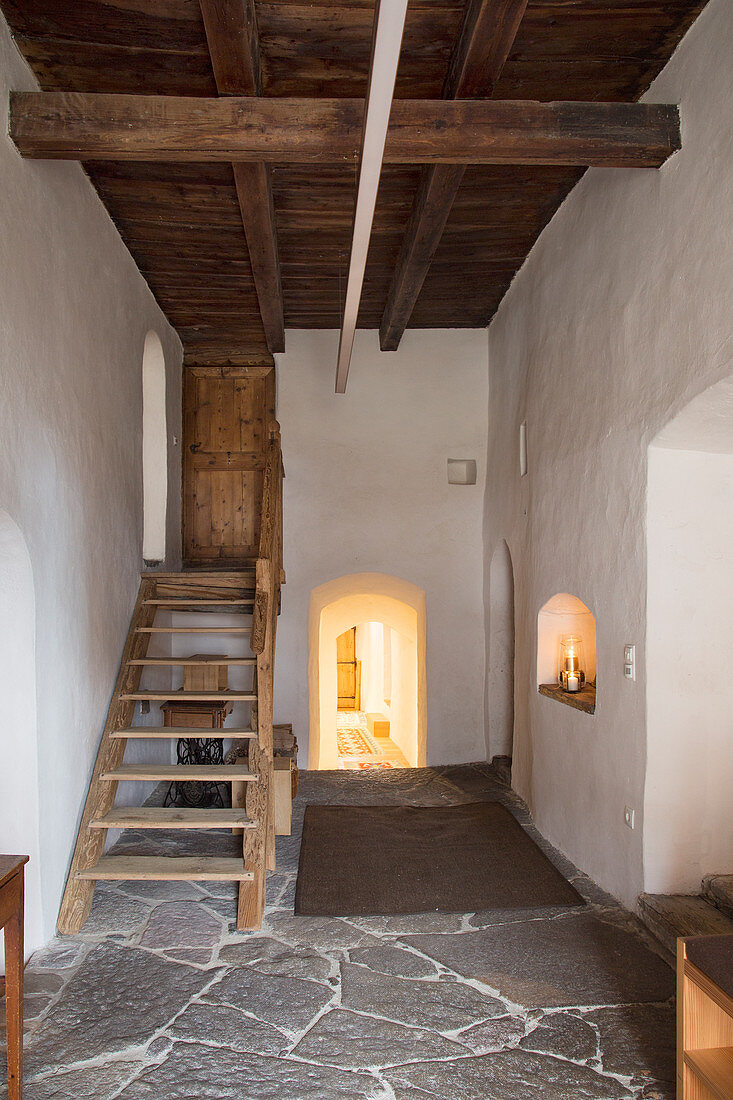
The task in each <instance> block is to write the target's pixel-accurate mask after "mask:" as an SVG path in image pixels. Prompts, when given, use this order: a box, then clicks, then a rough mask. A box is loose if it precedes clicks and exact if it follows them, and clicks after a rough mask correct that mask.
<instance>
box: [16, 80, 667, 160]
mask: <svg viewBox="0 0 733 1100" xmlns="http://www.w3.org/2000/svg"><path fill="white" fill-rule="evenodd" d="M363 113H364V103H363V101H362V100H359V99H262V98H258V97H244V98H240V97H236V98H233V97H222V98H219V99H195V98H193V97H178V96H154V95H96V94H93V93H85V92H12V93H11V97H10V136H11V137H12V139H13V141H14V142H15V144H16V146H17V148H18V150H19V151H20V153H21V154H22V155H23V156H24V157H35V158H41V159H53V160H92V159H97V160H109V161H123V160H132V161H151V160H153V161H155V160H157V161H165V162H170V161H178V162H208V161H246V162H247V163H257V162H260V161H262V162H265V163H270V164H297V163H300V164H329V163H330V164H334V163H348V164H349V165H353V163H354V158H355V156H357V155H358V151H359V145H360V139H361V126H362V121H363ZM679 148H680V122H679V111H678V109H677V107H676V106H674V105H672V104H660V103H537V102H534V101H527V102H525V101H522V100H512V101H506V102H503V101H499V100H454V101H452V100H442V99H437V100H420V99H415V100H394V101H393V104H392V113H391V116H390V123H389V131H388V134H387V142H386V146H385V154H384V162H385V163H389V164H520V165H521V164H525V165H553V164H556V165H579V166H595V167H603V168H633V167H637V168H658V167H659V166H660V165H661V164H663V163H664V161H665V160H667V158H668V157H669V156H671V155H672V153H674V152H675V151H676V150H677V149H679Z"/></svg>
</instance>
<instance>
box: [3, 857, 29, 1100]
mask: <svg viewBox="0 0 733 1100" xmlns="http://www.w3.org/2000/svg"><path fill="white" fill-rule="evenodd" d="M29 858H30V857H29V856H0V928H4V929H5V1029H6V1032H7V1039H8V1100H20V1098H21V1095H22V1092H23V893H24V891H23V885H24V871H23V867H24V865H25V864H26V863H27V862H28V860H29Z"/></svg>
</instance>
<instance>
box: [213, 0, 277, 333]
mask: <svg viewBox="0 0 733 1100" xmlns="http://www.w3.org/2000/svg"><path fill="white" fill-rule="evenodd" d="M199 2H200V5H201V14H202V15H203V18H204V26H205V27H206V38H207V41H208V44H209V53H210V55H211V64H212V68H213V70H214V77H215V79H216V86H217V89H218V91H219V94H220V95H222V96H259V95H260V94H261V92H262V65H261V59H260V48H259V41H258V35H257V16H256V12H255V6H254V0H199ZM233 167H234V182H235V184H236V188H237V198H238V200H239V208H240V210H241V212H242V223H243V225H244V232H245V236H246V238H247V248H248V249H249V256H250V261H251V264H252V276H253V278H254V282H255V288H256V290H257V299H258V302H259V306H260V314H261V316H262V325H263V327H264V330H265V338H266V340H267V346H268V348H269V349H270V351H271V352H278V351H284V350H285V323H284V313H283V293H282V281H281V277H280V262H279V258H278V250H277V231H276V227H275V206H274V202H273V198H272V175H271V170H270V168H269V167H268V166H267V165H266V164H264V163H262V162H260V163H256V162H255V163H249V164H237V163H235V164H234V165H233Z"/></svg>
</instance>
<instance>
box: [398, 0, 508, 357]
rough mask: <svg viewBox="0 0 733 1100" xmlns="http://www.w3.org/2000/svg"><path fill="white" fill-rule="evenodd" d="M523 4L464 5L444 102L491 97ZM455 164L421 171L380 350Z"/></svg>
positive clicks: (459, 175)
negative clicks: (464, 10) (463, 13)
mask: <svg viewBox="0 0 733 1100" xmlns="http://www.w3.org/2000/svg"><path fill="white" fill-rule="evenodd" d="M526 7H527V0H469V3H468V6H467V8H466V15H465V18H464V20H463V27H462V30H461V34H460V36H459V38H458V41H457V43H456V47H455V49H454V51H453V56H452V58H451V64H450V68H449V70H448V75H447V77H446V80H445V84H444V86H443V97H444V98H445V99H458V98H461V99H475V98H480V97H487V96H490V95H491V93H492V91H493V89H494V85H495V84H496V81H497V79H498V77H499V74H500V73H501V70H502V68H503V67H504V62H505V61H506V59H507V56H508V55H509V51H510V49H511V47H512V43H513V42H514V39H515V37H516V34H517V30H518V29H519V24H520V23H521V21H522V16H523V15H524V11H525V8H526ZM464 171H465V168H464V166H462V165H460V164H451V165H438V166H436V167H434V168H424V169H423V171H422V174H421V176H420V183H419V184H418V188H417V192H416V193H415V199H414V202H413V205H412V211H411V214H410V220H409V221H408V223H407V229H406V230H405V236H404V238H403V240H402V246H401V248H400V252H399V256H398V257H397V264H396V266H395V270H394V274H393V276H392V281H391V283H390V286H389V291H388V293H387V301H386V304H385V307H384V313H383V315H382V323H381V325H380V327H379V344H380V347H381V349H382V351H396V350H397V347H398V346H399V342H400V340H401V339H402V334H403V332H404V331H405V328H406V326H407V323H408V321H409V320H410V316H411V314H412V311H413V309H414V307H415V302H416V301H417V299H418V296H419V294H420V291H421V289H422V285H423V283H424V281H425V277H426V275H427V273H428V270H429V268H430V264H431V262H432V259H433V256H434V255H435V250H436V248H437V247H438V245H439V243H440V238H441V237H442V236H443V230H444V229H445V223H446V222H447V220H448V215H449V214H450V212H451V209H452V207H453V201H454V199H455V197H456V195H457V194H458V188H459V187H460V186H461V182H462V180H463V174H464Z"/></svg>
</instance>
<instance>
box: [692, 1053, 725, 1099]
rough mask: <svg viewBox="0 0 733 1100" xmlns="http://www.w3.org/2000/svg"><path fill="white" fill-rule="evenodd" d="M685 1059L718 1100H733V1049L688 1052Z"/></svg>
mask: <svg viewBox="0 0 733 1100" xmlns="http://www.w3.org/2000/svg"><path fill="white" fill-rule="evenodd" d="M684 1059H685V1064H686V1065H688V1066H689V1067H690V1069H691V1070H692V1072H693V1073H694V1074H695V1076H696V1077H699V1078H700V1080H701V1081H702V1082H703V1083H704V1084H705V1085H706V1086H707V1088H708V1089H709V1090H710V1092H712V1093H713V1095H714V1096H716V1097H717V1098H718V1100H733V1047H711V1048H710V1049H709V1050H687V1051H685V1054H684Z"/></svg>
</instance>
